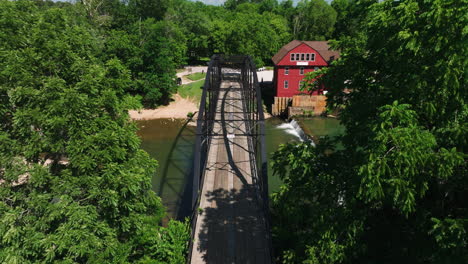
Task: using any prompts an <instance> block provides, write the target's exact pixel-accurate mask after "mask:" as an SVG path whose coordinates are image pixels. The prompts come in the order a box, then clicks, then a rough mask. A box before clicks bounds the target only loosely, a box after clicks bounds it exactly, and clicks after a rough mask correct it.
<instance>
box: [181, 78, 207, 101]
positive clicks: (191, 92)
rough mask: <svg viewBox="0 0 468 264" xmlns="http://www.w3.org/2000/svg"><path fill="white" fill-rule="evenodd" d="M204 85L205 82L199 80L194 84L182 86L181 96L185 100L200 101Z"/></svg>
mask: <svg viewBox="0 0 468 264" xmlns="http://www.w3.org/2000/svg"><path fill="white" fill-rule="evenodd" d="M204 83H205V80H199V81H196V82H193V83H189V84H184V85H181V86H179V94H180V96H182V97H183V98H190V99H195V100H197V101H200V98H201V95H202V91H203V84H204Z"/></svg>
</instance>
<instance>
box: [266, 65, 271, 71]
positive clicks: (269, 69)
mask: <svg viewBox="0 0 468 264" xmlns="http://www.w3.org/2000/svg"><path fill="white" fill-rule="evenodd" d="M265 70H267V71H272V70H273V66H266V67H265Z"/></svg>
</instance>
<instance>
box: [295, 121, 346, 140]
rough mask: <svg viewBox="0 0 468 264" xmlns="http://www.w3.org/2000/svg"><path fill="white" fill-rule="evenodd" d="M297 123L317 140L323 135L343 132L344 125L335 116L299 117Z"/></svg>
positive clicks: (334, 134)
mask: <svg viewBox="0 0 468 264" xmlns="http://www.w3.org/2000/svg"><path fill="white" fill-rule="evenodd" d="M298 122H299V124H300V125H301V127H302V129H303V130H304V132H305V133H306V134H308V135H310V136H312V138H313V139H314V140H315V141H317V140H319V139H320V137H323V136H330V137H333V136H338V135H341V134H343V133H344V132H345V128H344V126H342V125H341V124H340V121H339V120H338V119H336V118H327V117H312V118H299V119H298Z"/></svg>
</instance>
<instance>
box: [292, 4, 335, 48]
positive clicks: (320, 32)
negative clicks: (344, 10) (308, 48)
mask: <svg viewBox="0 0 468 264" xmlns="http://www.w3.org/2000/svg"><path fill="white" fill-rule="evenodd" d="M335 22H336V11H335V10H334V9H333V8H332V7H331V6H330V5H329V4H328V3H327V2H325V1H324V0H310V1H309V0H302V1H300V2H299V3H298V4H297V7H296V14H295V15H294V17H293V21H292V27H293V28H292V32H293V36H294V38H295V39H301V40H327V39H329V38H330V37H331V35H332V33H333V26H334V25H335Z"/></svg>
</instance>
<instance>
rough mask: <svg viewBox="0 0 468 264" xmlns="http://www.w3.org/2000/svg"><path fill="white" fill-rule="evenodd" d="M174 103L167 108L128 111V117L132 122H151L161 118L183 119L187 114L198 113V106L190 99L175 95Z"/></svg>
mask: <svg viewBox="0 0 468 264" xmlns="http://www.w3.org/2000/svg"><path fill="white" fill-rule="evenodd" d="M173 99H174V101H172V102H171V103H169V105H167V106H161V107H158V108H156V109H141V110H130V111H128V112H129V115H130V118H131V119H133V120H153V119H161V118H175V119H185V118H187V114H188V113H195V112H197V111H198V105H197V103H196V102H194V101H193V100H191V99H186V98H182V97H181V96H180V95H179V94H175V95H174V97H173Z"/></svg>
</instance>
